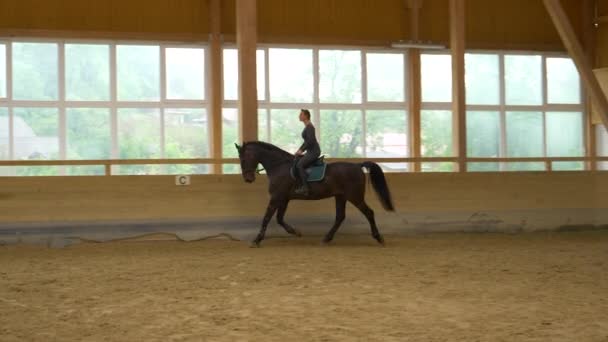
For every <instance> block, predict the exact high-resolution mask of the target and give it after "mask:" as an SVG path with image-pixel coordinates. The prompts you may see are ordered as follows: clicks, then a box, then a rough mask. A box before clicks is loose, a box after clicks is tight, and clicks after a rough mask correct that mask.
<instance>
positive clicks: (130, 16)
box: [0, 0, 209, 39]
mask: <svg viewBox="0 0 608 342" xmlns="http://www.w3.org/2000/svg"><path fill="white" fill-rule="evenodd" d="M208 27H209V23H208V2H207V1H201V0H129V1H121V0H105V1H92V0H86V1H83V0H54V1H48V0H19V1H16V0H3V1H0V30H2V31H6V32H9V33H10V32H21V31H20V30H34V31H40V30H49V31H58V32H61V33H62V34H63V35H65V34H66V33H68V32H78V31H84V33H86V32H87V31H88V32H95V33H96V34H95V36H99V35H100V34H101V33H104V32H106V33H117V32H118V33H120V32H123V33H124V32H127V33H141V34H143V35H142V36H143V37H145V36H146V35H149V34H159V37H163V36H167V35H173V36H175V37H176V39H179V37H180V36H183V37H185V38H193V37H197V38H199V39H200V38H204V39H207V35H208V32H209V28H208ZM112 37H114V36H112Z"/></svg>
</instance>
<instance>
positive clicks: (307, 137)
mask: <svg viewBox="0 0 608 342" xmlns="http://www.w3.org/2000/svg"><path fill="white" fill-rule="evenodd" d="M302 139H304V143H303V144H302V146H300V151H302V152H304V151H306V152H308V153H311V154H316V155H317V156H318V155H319V154H320V153H321V147H320V146H319V143H318V142H317V137H316V135H315V126H313V125H312V124H308V125H306V126H305V127H304V130H303V131H302Z"/></svg>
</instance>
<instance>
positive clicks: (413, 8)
mask: <svg viewBox="0 0 608 342" xmlns="http://www.w3.org/2000/svg"><path fill="white" fill-rule="evenodd" d="M405 5H406V7H407V8H408V10H409V13H410V39H412V40H418V39H420V8H421V7H422V0H406V1H405ZM407 66H408V69H407V79H408V88H407V89H408V99H407V100H408V111H409V126H410V129H409V133H410V136H411V137H412V138H411V139H410V142H411V147H410V155H411V156H412V157H414V158H419V157H421V156H422V154H421V151H422V149H421V145H422V140H421V137H420V128H421V126H420V103H421V101H422V97H421V83H420V82H421V80H420V50H419V49H409V53H408V60H407ZM413 166H414V169H413V171H415V172H420V171H421V170H422V165H421V164H420V163H414V164H413Z"/></svg>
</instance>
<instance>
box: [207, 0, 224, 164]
mask: <svg viewBox="0 0 608 342" xmlns="http://www.w3.org/2000/svg"><path fill="white" fill-rule="evenodd" d="M209 1H210V3H209V7H210V11H209V16H210V17H209V23H210V24H211V35H210V37H209V38H210V41H209V57H210V58H209V66H210V70H209V80H210V81H211V84H210V87H209V107H210V110H211V113H209V119H210V122H211V127H210V128H211V142H210V145H211V149H210V150H211V158H222V100H223V85H222V36H221V16H222V12H221V0H209ZM212 168H213V173H215V174H221V173H222V165H220V164H214V165H213V166H212Z"/></svg>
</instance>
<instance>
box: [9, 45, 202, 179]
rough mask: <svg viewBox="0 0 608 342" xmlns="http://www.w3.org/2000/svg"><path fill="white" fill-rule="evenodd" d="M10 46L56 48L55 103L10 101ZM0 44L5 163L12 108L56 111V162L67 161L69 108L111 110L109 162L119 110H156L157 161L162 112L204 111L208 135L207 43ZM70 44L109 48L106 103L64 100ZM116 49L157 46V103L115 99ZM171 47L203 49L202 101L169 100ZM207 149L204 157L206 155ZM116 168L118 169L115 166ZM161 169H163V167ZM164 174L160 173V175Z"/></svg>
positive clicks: (115, 149) (115, 143)
mask: <svg viewBox="0 0 608 342" xmlns="http://www.w3.org/2000/svg"><path fill="white" fill-rule="evenodd" d="M13 43H52V44H56V45H57V53H58V62H57V63H58V65H57V70H58V81H57V90H58V98H57V99H56V100H51V101H47V100H42V101H39V100H15V99H14V98H13V96H12V95H13V94H12V90H13V73H12V72H13V70H12V64H13V63H12V58H13V54H12V45H13ZM0 44H5V46H6V49H5V50H6V93H7V96H6V97H5V98H0V107H5V108H7V110H8V117H9V128H8V129H9V154H8V160H15V159H14V158H15V153H14V141H15V140H14V134H13V133H14V132H13V118H14V109H15V108H57V110H58V116H59V117H58V121H59V128H58V129H59V157H58V160H67V159H68V158H67V157H68V155H67V134H66V131H67V128H66V127H67V120H66V112H67V111H68V110H69V109H71V108H103V109H109V111H110V132H111V152H110V156H109V159H119V155H120V154H119V141H118V111H119V109H147V108H148V109H149V108H154V109H159V111H160V117H159V123H160V140H161V141H160V142H159V143H160V155H159V157H158V158H160V159H164V158H166V152H165V112H166V111H167V110H172V109H197V110H203V111H204V112H205V113H206V115H207V122H206V123H205V124H206V125H207V132H209V129H210V127H209V124H208V123H209V121H210V120H209V118H210V116H211V115H210V112H209V98H210V90H209V88H210V87H209V80H208V79H209V72H208V70H209V65H210V63H209V60H210V57H209V54H210V52H209V48H208V45H207V44H202V43H201V44H180V43H174V42H165V41H122V40H93V39H91V40H88V39H87V40H85V39H26V38H23V39H22V38H15V39H0ZM69 44H86V45H104V46H108V47H109V49H108V53H109V56H108V58H109V73H110V75H109V77H110V84H109V87H110V98H109V100H107V101H86V100H66V55H65V51H66V49H65V47H66V45H69ZM118 46H154V47H158V51H159V75H160V80H159V95H160V96H159V99H158V100H156V101H121V100H118V94H117V88H118V81H117V79H118V69H117V47H118ZM171 48H185V49H187V48H193V49H202V50H203V56H204V61H203V62H204V70H205V71H204V73H205V75H201V77H202V78H203V80H202V84H203V86H204V89H203V91H204V99H197V100H188V99H169V98H167V73H166V71H167V70H166V69H167V67H166V66H167V64H166V55H167V49H171ZM207 140H208V141H207V146H211V134H207ZM209 153H210V151H209V150H207V152H206V154H207V156H208V155H209ZM114 168H117V166H114ZM59 169H60V172H59V174H65V168H64V167H59ZM160 169H161V170H164V169H166V168H165V166H164V165H162V166H161V168H160ZM161 173H163V172H161Z"/></svg>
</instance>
